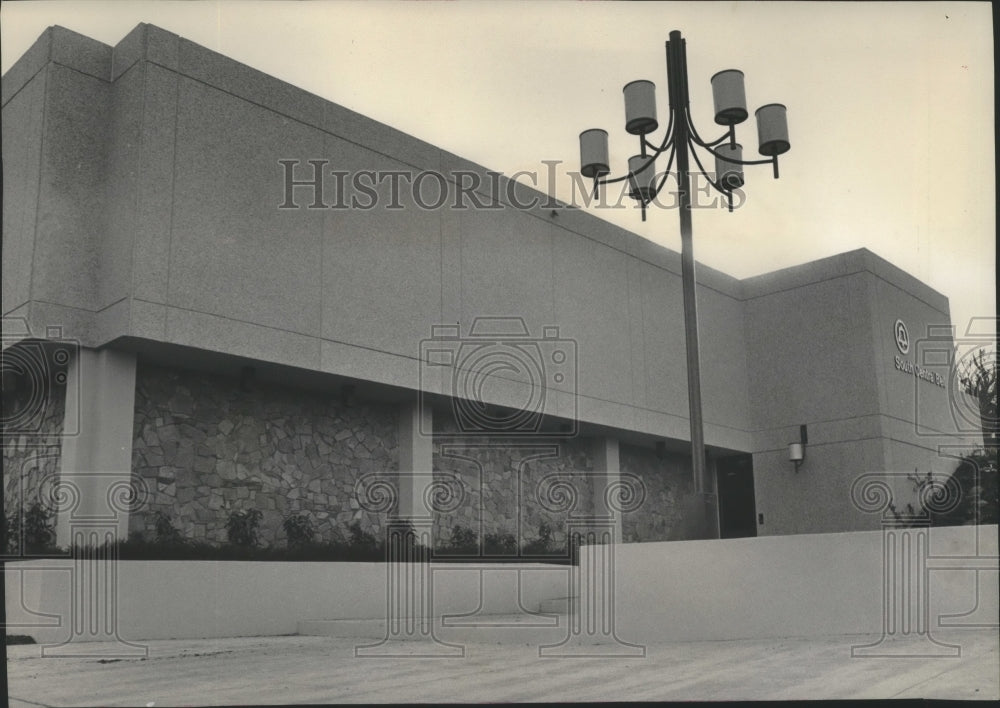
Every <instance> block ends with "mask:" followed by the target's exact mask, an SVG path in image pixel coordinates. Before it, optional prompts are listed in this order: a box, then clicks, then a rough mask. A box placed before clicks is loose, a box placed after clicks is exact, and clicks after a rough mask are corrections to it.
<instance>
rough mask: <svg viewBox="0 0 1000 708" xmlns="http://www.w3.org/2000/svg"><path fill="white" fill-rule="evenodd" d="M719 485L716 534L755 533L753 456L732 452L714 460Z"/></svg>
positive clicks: (740, 536) (738, 534) (737, 536)
mask: <svg viewBox="0 0 1000 708" xmlns="http://www.w3.org/2000/svg"><path fill="white" fill-rule="evenodd" d="M715 475H716V480H717V481H718V489H719V538H743V537H745V536H756V535H757V505H756V502H755V500H754V495H753V456H751V455H733V456H731V457H722V458H719V459H717V460H716V462H715Z"/></svg>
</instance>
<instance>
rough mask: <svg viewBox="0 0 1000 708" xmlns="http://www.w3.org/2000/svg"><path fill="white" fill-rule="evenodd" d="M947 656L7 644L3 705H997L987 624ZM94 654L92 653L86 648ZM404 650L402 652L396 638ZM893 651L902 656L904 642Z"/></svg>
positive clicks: (699, 646)
mask: <svg viewBox="0 0 1000 708" xmlns="http://www.w3.org/2000/svg"><path fill="white" fill-rule="evenodd" d="M934 636H935V639H937V640H939V641H943V642H950V643H953V644H958V645H960V646H961V656H960V657H957V658H915V657H912V656H907V657H897V658H852V657H851V646H852V645H856V644H865V643H870V642H872V641H874V640H875V639H877V637H865V636H838V637H821V638H810V639H803V638H790V639H769V640H736V641H720V642H684V643H676V644H660V645H651V646H648V647H647V648H646V656H645V657H638V658H627V659H608V658H574V659H566V658H540V657H539V656H538V649H537V647H534V646H510V645H503V646H500V645H486V644H469V645H466V647H465V656H464V657H461V658H450V659H428V658H412V657H407V658H355V656H354V646H355V644H356V643H357V642H358V640H355V639H340V638H332V637H303V636H291V637H257V638H239V639H206V640H163V641H150V642H148V643H147V644H148V646H149V656H148V658H146V659H126V660H114V659H104V660H100V659H97V658H93V657H91V658H72V659H57V658H41V656H40V649H39V647H38V646H12V647H8V648H7V652H8V664H7V671H8V677H9V683H10V686H9V697H10V704H11V705H12V706H19V707H22V708H24V707H26V706H37V705H43V706H86V705H112V706H126V705H127V706H165V705H226V704H228V705H240V704H255V703H270V704H274V703H357V702H364V703H381V702H449V701H450V702H454V701H462V702H469V701H472V702H478V701H489V702H523V701H560V702H561V701H622V700H626V701H633V700H634V701H645V700H670V701H684V700H737V699H744V700H764V699H775V700H788V699H824V698H827V699H836V698H957V699H997V698H1000V651H998V634H997V630H996V629H976V630H968V629H966V630H949V631H945V630H941V631H939V632H937V633H935V635H934ZM91 646H94V645H91ZM400 646H401V648H402V649H404V650H410V649H412V648H414V643H413V642H403V643H400ZM893 646H896V648H903V649H904V650H905V651H904V653H913V652H912V651H910V650H909V649H907V648H906V647H901V646H900V645H893Z"/></svg>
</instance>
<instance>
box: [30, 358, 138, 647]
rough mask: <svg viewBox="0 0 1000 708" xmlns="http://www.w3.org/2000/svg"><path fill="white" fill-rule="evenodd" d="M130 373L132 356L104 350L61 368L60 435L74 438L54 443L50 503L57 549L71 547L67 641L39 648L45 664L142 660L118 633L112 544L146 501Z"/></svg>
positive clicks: (65, 438) (113, 549)
mask: <svg viewBox="0 0 1000 708" xmlns="http://www.w3.org/2000/svg"><path fill="white" fill-rule="evenodd" d="M135 368H136V358H135V354H130V353H127V352H119V351H114V350H110V349H104V350H94V349H85V348H81V349H80V351H79V354H78V356H77V357H76V359H75V360H73V361H72V362H70V365H69V371H68V372H67V381H66V430H71V431H77V432H76V433H75V434H72V435H66V436H64V437H63V439H62V460H61V463H60V470H59V480H58V482H57V485H58V488H57V489H56V490H53V492H54V493H53V495H52V498H53V500H54V502H55V505H56V509H57V517H56V518H57V521H56V539H57V542H58V543H59V545H61V546H73V547H74V548H73V567H72V569H71V573H70V574H71V579H72V582H71V593H72V604H71V606H70V607H71V610H70V616H69V617H68V618H66V619H67V621H68V624H69V627H70V636H69V638H68V639H67V640H66V641H64V642H63V643H61V644H56V645H50V646H44V647H42V656H45V657H68V656H72V657H82V656H102V657H111V656H113V657H121V658H134V657H142V656H147V655H148V651H149V650H148V647H146V646H144V645H140V644H135V643H132V642H129V641H127V640H125V639H122V637H121V636H120V635H119V633H118V602H119V593H118V562H117V560H118V556H117V547H116V546H115V542H116V541H117V540H118V539H123V538H125V537H126V536H127V535H128V515H129V509H130V506H131V504H132V502H133V501H134V500H136V499H138V500H141V499H143V498H145V496H146V495H145V493H144V491H143V490H142V489H141V488H139V487H136V486H133V480H132V421H133V418H134V415H135ZM95 642H97V643H98V644H95Z"/></svg>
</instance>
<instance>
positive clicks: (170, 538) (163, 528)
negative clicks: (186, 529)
mask: <svg viewBox="0 0 1000 708" xmlns="http://www.w3.org/2000/svg"><path fill="white" fill-rule="evenodd" d="M155 529H156V541H157V543H163V544H166V545H169V546H175V545H179V544H182V543H184V541H185V539H184V537H183V536H181V532H180V531H179V530H178V529H177V527H176V526H174V522H173V521H171V519H170V517H169V516H167V515H166V514H164V513H163V512H162V511H158V512H156V521H155Z"/></svg>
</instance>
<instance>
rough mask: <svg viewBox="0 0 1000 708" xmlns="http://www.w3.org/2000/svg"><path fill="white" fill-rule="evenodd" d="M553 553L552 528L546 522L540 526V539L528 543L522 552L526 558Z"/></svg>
mask: <svg viewBox="0 0 1000 708" xmlns="http://www.w3.org/2000/svg"><path fill="white" fill-rule="evenodd" d="M551 552H552V527H550V526H549V525H548V524H547V523H546V522H544V521H543V522H542V523H541V524H539V525H538V538H536V539H534V540H532V541H528V542H527V543H526V544H524V548H523V549H522V550H521V555H524V556H544V555H548V554H549V553H551Z"/></svg>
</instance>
